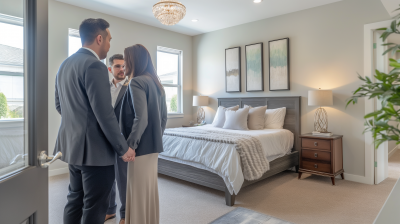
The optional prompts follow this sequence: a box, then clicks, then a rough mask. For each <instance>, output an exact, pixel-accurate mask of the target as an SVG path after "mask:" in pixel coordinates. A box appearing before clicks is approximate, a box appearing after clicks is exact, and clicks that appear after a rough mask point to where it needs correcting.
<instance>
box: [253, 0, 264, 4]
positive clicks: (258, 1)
mask: <svg viewBox="0 0 400 224" xmlns="http://www.w3.org/2000/svg"><path fill="white" fill-rule="evenodd" d="M253 2H254V3H260V2H262V0H253Z"/></svg>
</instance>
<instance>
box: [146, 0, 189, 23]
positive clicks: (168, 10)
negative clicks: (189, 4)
mask: <svg viewBox="0 0 400 224" xmlns="http://www.w3.org/2000/svg"><path fill="white" fill-rule="evenodd" d="M153 14H154V16H155V17H156V18H157V19H158V20H159V21H160V22H161V23H162V24H164V25H167V26H172V25H175V24H177V23H178V22H179V21H181V20H182V19H183V17H185V15H186V7H185V6H184V5H183V4H182V3H180V2H178V1H177V0H160V1H159V2H158V3H156V4H155V5H154V6H153Z"/></svg>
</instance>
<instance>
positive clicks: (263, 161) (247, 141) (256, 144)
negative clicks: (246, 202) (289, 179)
mask: <svg viewBox="0 0 400 224" xmlns="http://www.w3.org/2000/svg"><path fill="white" fill-rule="evenodd" d="M164 135H169V136H177V137H183V138H192V139H197V140H206V141H211V142H220V143H227V144H234V145H235V148H236V151H237V152H238V153H239V156H240V158H241V162H242V166H243V176H244V179H246V180H257V179H259V178H261V176H262V175H263V174H264V173H265V172H267V171H268V170H269V161H268V160H267V158H266V156H265V155H264V152H263V149H262V147H261V142H260V141H259V140H258V139H257V138H255V137H253V136H250V135H243V134H236V133H229V132H224V131H215V130H204V129H196V128H169V129H165V132H164Z"/></svg>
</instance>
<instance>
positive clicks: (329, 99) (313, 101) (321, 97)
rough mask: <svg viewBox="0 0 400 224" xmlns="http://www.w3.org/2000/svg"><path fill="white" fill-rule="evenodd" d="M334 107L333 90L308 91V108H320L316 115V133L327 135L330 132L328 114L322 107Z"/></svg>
mask: <svg viewBox="0 0 400 224" xmlns="http://www.w3.org/2000/svg"><path fill="white" fill-rule="evenodd" d="M331 105H333V96H332V90H321V88H320V89H319V90H309V91H308V106H319V108H318V109H317V111H315V114H314V131H316V132H321V133H327V132H328V114H327V113H326V110H325V109H324V108H322V107H321V106H331Z"/></svg>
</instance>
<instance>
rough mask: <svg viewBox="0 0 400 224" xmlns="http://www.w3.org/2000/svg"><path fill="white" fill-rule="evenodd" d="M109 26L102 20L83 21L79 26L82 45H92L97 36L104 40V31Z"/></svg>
mask: <svg viewBox="0 0 400 224" xmlns="http://www.w3.org/2000/svg"><path fill="white" fill-rule="evenodd" d="M108 27H110V24H109V23H108V22H107V21H105V20H104V19H92V18H89V19H85V20H83V21H82V23H81V25H80V26H79V35H80V36H81V42H82V45H84V44H88V45H90V44H92V43H93V41H94V40H95V39H96V37H97V36H98V35H101V36H103V38H105V37H106V36H107V32H105V31H106V29H107V28H108Z"/></svg>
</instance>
